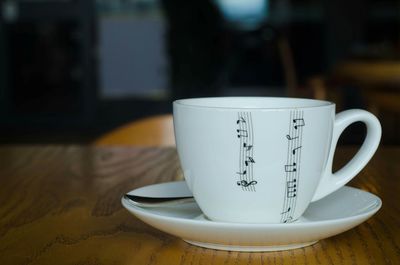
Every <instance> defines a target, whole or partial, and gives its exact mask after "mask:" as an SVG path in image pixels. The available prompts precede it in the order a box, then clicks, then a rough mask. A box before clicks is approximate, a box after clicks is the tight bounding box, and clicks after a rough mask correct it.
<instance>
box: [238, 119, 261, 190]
mask: <svg viewBox="0 0 400 265" xmlns="http://www.w3.org/2000/svg"><path fill="white" fill-rule="evenodd" d="M236 126H237V129H236V133H237V134H236V135H237V138H238V141H239V170H238V171H237V172H236V174H237V175H236V176H238V178H239V179H238V180H236V184H237V186H240V187H241V188H242V190H243V191H252V192H254V191H256V189H255V186H256V184H257V181H256V180H254V176H253V175H254V164H255V163H256V161H255V159H254V132H253V120H252V116H251V112H239V113H238V117H237V119H236Z"/></svg>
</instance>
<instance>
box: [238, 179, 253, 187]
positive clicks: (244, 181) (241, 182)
mask: <svg viewBox="0 0 400 265" xmlns="http://www.w3.org/2000/svg"><path fill="white" fill-rule="evenodd" d="M256 184H257V181H255V180H252V181H250V182H247V181H246V180H241V181H238V182H237V185H238V186H243V187H248V186H251V185H256Z"/></svg>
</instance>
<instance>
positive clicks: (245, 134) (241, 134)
mask: <svg viewBox="0 0 400 265" xmlns="http://www.w3.org/2000/svg"><path fill="white" fill-rule="evenodd" d="M236 132H237V133H238V135H237V137H238V138H240V137H249V133H248V132H247V130H241V129H238V130H236Z"/></svg>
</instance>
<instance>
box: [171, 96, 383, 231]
mask: <svg viewBox="0 0 400 265" xmlns="http://www.w3.org/2000/svg"><path fill="white" fill-rule="evenodd" d="M173 116H174V129H175V138H176V145H177V151H178V155H179V159H180V163H181V166H182V169H183V173H184V177H185V180H186V182H187V185H188V187H189V189H190V190H191V192H192V193H193V196H194V198H195V200H196V202H197V204H198V205H199V207H200V209H201V210H202V211H203V213H204V215H205V216H206V217H207V218H209V219H210V220H213V221H223V222H236V223H291V222H295V221H296V220H297V219H298V218H299V217H300V216H301V215H302V214H303V213H304V211H305V210H306V209H307V207H308V205H309V204H310V203H311V202H313V201H316V200H319V199H321V198H323V197H325V196H327V195H328V194H331V193H332V192H334V191H336V190H338V189H339V188H340V187H342V186H344V185H345V184H346V183H347V182H348V181H350V180H351V179H352V178H353V177H354V176H356V175H357V174H358V173H359V172H360V171H361V170H362V169H363V168H364V166H365V165H366V164H367V163H368V161H369V160H370V159H371V157H372V156H373V154H374V153H375V151H376V149H377V148H378V145H379V141H380V138H381V126H380V123H379V121H378V119H377V118H376V117H375V116H374V115H373V114H371V113H370V112H367V111H365V110H360V109H352V110H346V111H343V112H341V113H339V114H336V115H335V104H334V103H332V102H328V101H322V100H313V99H300V98H268V97H216V98H192V99H180V100H176V101H174V103H173ZM354 122H363V123H364V124H365V125H366V128H367V136H366V138H365V140H364V142H363V144H362V146H361V148H360V150H359V151H358V152H357V154H356V155H355V156H354V157H353V159H351V160H350V162H348V163H347V164H346V165H345V166H344V167H343V168H341V169H340V170H338V171H337V172H335V173H332V162H333V156H334V153H335V149H336V145H337V141H338V139H339V137H340V135H341V133H342V132H343V131H344V130H345V129H346V128H347V127H348V126H349V125H350V124H352V123H354Z"/></svg>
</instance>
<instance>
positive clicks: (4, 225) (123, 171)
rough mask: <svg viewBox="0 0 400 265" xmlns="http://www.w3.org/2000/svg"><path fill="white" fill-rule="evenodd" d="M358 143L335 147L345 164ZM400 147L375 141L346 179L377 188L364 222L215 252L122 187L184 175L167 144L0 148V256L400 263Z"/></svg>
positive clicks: (9, 260) (78, 260)
mask: <svg viewBox="0 0 400 265" xmlns="http://www.w3.org/2000/svg"><path fill="white" fill-rule="evenodd" d="M354 150H355V149H354V148H340V149H339V150H338V151H337V154H336V156H335V160H336V162H337V165H340V164H343V163H344V162H345V161H347V160H348V159H349V158H350V157H351V156H352V154H353V153H354ZM399 157H400V148H395V147H392V148H391V147H385V148H380V150H378V153H377V154H376V155H375V157H374V159H373V160H372V161H371V162H370V163H369V164H368V166H367V167H366V168H365V169H364V170H363V171H362V173H360V174H359V176H357V177H356V179H355V180H353V181H352V182H351V183H350V185H351V186H354V187H358V188H361V189H363V190H367V191H370V192H372V193H375V194H377V195H378V196H379V197H381V199H382V200H383V207H382V209H381V210H380V211H379V212H378V213H377V214H376V215H375V216H373V217H372V218H371V219H369V220H368V221H367V222H365V223H363V224H361V225H359V226H358V227H356V228H354V229H352V230H350V231H347V232H345V233H342V234H340V235H337V236H334V237H331V238H328V239H325V240H321V241H319V242H318V243H317V244H315V245H312V246H310V247H306V248H302V249H296V250H290V251H281V252H270V253H238V252H228V251H215V250H209V249H204V248H199V247H195V246H191V245H189V244H187V243H185V242H183V241H182V240H181V239H179V238H176V237H173V236H170V235H168V234H165V233H163V232H160V231H158V230H156V229H154V228H152V227H150V226H148V225H146V224H144V223H143V222H141V221H140V220H138V219H137V218H136V217H134V216H133V215H131V214H129V213H128V211H126V210H125V209H123V208H122V206H121V204H120V198H121V195H122V194H123V193H125V192H127V191H129V190H131V189H134V188H137V187H140V186H144V185H147V184H151V183H158V182H165V181H170V180H173V179H176V178H180V176H181V172H180V167H179V161H178V159H177V155H176V151H175V149H173V148H163V149H161V148H158V149H157V148H93V147H77V146H72V147H69V146H4V147H0V163H1V164H0V184H1V185H0V202H1V203H0V264H2V265H6V264H335V265H336V264H400V204H399V202H400V176H399V175H400V174H399V172H400V165H399Z"/></svg>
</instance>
